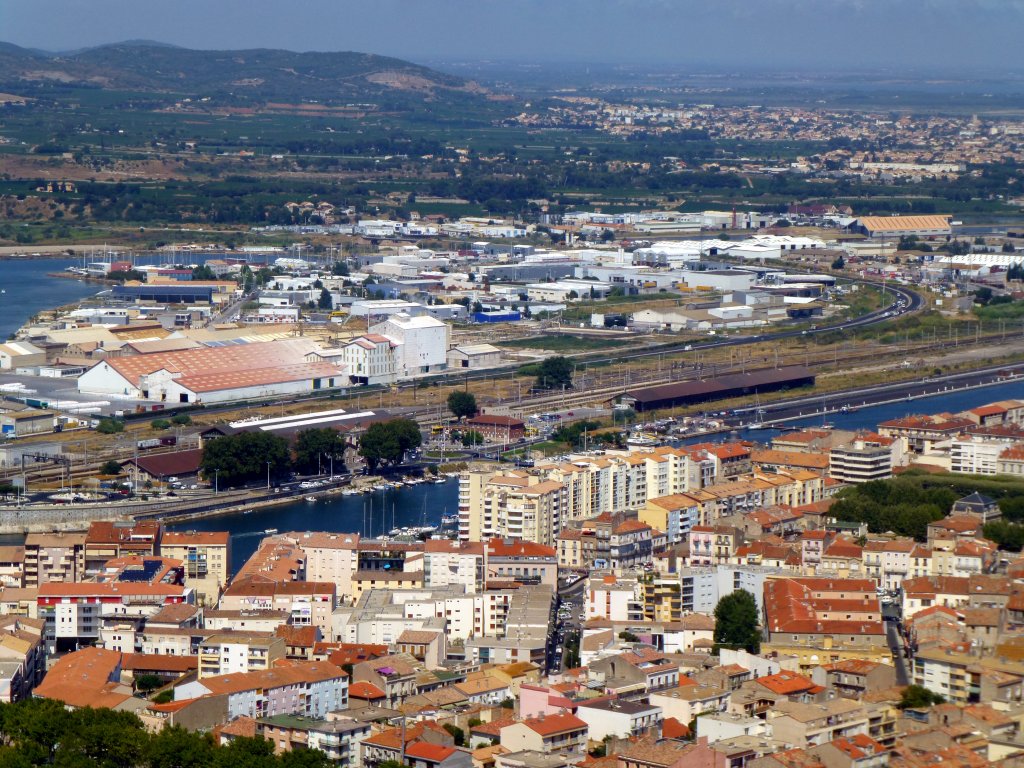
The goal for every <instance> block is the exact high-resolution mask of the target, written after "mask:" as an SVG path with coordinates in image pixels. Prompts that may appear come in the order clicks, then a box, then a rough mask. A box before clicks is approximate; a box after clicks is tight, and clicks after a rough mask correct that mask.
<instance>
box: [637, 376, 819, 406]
mask: <svg viewBox="0 0 1024 768" xmlns="http://www.w3.org/2000/svg"><path fill="white" fill-rule="evenodd" d="M813 385H814V374H813V373H812V372H811V371H810V370H808V369H807V368H804V367H803V366H802V365H790V366H786V367H783V368H765V369H763V370H759V371H749V372H748V373H733V374H729V375H727V376H718V377H717V378H713V379H707V380H705V381H685V382H680V383H679V384H664V385H662V386H660V387H645V388H643V389H631V390H629V391H628V392H626V393H625V394H623V396H622V398H621V399H622V402H623V403H624V404H626V405H630V406H632V407H633V409H634V410H636V411H638V412H644V411H654V410H657V409H659V408H673V407H675V406H679V405H693V404H694V403H705V402H708V401H709V400H724V399H725V398H727V397H741V396H742V395H753V394H764V393H765V392H777V391H779V390H781V389H795V388H797V387H807V386H813Z"/></svg>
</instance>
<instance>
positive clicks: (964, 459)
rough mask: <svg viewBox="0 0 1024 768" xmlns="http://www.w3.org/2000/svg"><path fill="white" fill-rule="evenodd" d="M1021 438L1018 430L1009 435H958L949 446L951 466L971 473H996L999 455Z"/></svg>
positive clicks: (956, 470) (955, 469)
mask: <svg viewBox="0 0 1024 768" xmlns="http://www.w3.org/2000/svg"><path fill="white" fill-rule="evenodd" d="M1019 440H1020V434H1019V433H1018V431H1017V430H1014V431H1013V432H1012V433H1011V434H1008V435H989V434H970V433H964V434H961V435H958V436H956V437H954V438H953V440H952V442H951V443H950V446H949V468H950V470H951V471H953V472H963V473H965V474H969V475H994V474H996V473H997V472H998V471H999V464H1000V458H999V457H1000V456H1001V455H1002V454H1003V453H1004V452H1006V451H1007V450H1008V449H1011V448H1012V447H1013V446H1014V444H1015V443H1017V442H1018V441H1019Z"/></svg>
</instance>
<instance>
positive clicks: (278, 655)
mask: <svg viewBox="0 0 1024 768" xmlns="http://www.w3.org/2000/svg"><path fill="white" fill-rule="evenodd" d="M285 655H286V644H285V640H284V638H283V637H277V636H275V635H273V634H270V633H263V632H260V633H256V632H218V633H217V634H213V635H210V636H209V637H207V638H205V639H203V640H202V641H201V642H200V643H199V653H198V656H199V678H200V679H202V678H204V677H217V676H219V675H230V674H236V673H241V672H257V671H259V670H264V669H270V668H271V667H273V666H274V663H275V662H276V661H277V660H278V659H283V658H285Z"/></svg>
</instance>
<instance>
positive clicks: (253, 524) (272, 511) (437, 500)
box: [169, 478, 459, 573]
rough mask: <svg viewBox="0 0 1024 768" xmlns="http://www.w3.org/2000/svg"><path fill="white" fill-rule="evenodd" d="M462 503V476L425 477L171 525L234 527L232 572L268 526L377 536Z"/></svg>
mask: <svg viewBox="0 0 1024 768" xmlns="http://www.w3.org/2000/svg"><path fill="white" fill-rule="evenodd" d="M458 507H459V482H458V480H456V479H454V478H452V479H450V480H448V482H446V483H443V484H437V485H435V484H432V483H424V484H422V485H410V486H405V487H402V488H394V489H388V490H385V491H375V492H373V493H367V494H363V495H360V496H341V495H338V496H331V497H329V498H320V499H318V500H317V501H316V502H307V501H299V502H295V503H293V504H284V505H281V506H279V507H267V508H264V509H254V510H253V511H252V512H249V513H248V514H243V515H231V516H230V517H211V518H206V519H203V520H194V521H191V522H186V523H181V524H179V525H173V526H169V528H170V529H171V530H175V531H225V530H226V531H230V533H231V572H232V573H234V572H235V571H236V570H237V569H238V568H239V567H240V566H241V565H242V563H244V562H245V561H246V560H248V559H249V557H250V556H251V555H252V553H253V552H255V551H256V548H257V547H258V546H259V543H260V539H261V538H262V537H263V536H264V535H265V532H266V531H267V530H268V529H277V530H278V531H280V532H281V533H285V532H287V531H330V532H332V533H359V534H361V535H364V536H377V535H379V534H381V533H387V532H388V531H390V530H391V529H392V528H411V527H414V526H420V525H440V523H441V518H442V517H443V516H444V515H446V514H447V515H454V514H456V513H457V512H458Z"/></svg>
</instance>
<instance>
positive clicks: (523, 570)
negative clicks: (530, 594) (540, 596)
mask: <svg viewBox="0 0 1024 768" xmlns="http://www.w3.org/2000/svg"><path fill="white" fill-rule="evenodd" d="M485 561H486V572H487V581H518V582H520V583H524V584H550V585H552V586H554V585H555V584H557V583H558V553H557V551H556V550H555V548H554V547H548V546H545V545H543V544H537V543H535V542H532V541H521V540H518V539H491V540H490V541H488V542H487V548H486V552H485Z"/></svg>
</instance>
